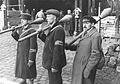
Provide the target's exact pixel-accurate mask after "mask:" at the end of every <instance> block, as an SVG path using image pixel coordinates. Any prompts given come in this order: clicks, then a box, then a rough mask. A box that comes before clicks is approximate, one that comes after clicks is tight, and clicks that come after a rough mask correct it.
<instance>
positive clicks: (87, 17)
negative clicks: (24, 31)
mask: <svg viewBox="0 0 120 84" xmlns="http://www.w3.org/2000/svg"><path fill="white" fill-rule="evenodd" d="M83 19H88V20H89V21H90V23H94V24H95V23H96V22H97V21H96V20H95V19H94V18H93V17H92V16H89V15H86V16H84V17H83Z"/></svg>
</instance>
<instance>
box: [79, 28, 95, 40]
mask: <svg viewBox="0 0 120 84" xmlns="http://www.w3.org/2000/svg"><path fill="white" fill-rule="evenodd" d="M95 32H97V29H96V28H95V27H93V28H92V29H91V30H90V31H89V32H88V33H87V34H86V35H85V36H83V37H81V39H80V40H83V39H85V38H88V37H90V36H91V35H93V34H94V33H95Z"/></svg>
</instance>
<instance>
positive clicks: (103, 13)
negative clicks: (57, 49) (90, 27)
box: [68, 8, 112, 45]
mask: <svg viewBox="0 0 120 84" xmlns="http://www.w3.org/2000/svg"><path fill="white" fill-rule="evenodd" d="M111 12H112V8H106V9H104V10H103V11H102V13H101V15H100V16H99V19H98V20H97V21H96V23H97V22H99V21H100V20H101V19H103V18H105V17H107V16H108V15H109V14H110V13H111ZM86 31H87V30H85V31H82V32H81V33H80V34H78V35H77V36H76V37H75V38H74V39H73V40H72V41H71V42H70V43H69V44H68V45H72V44H73V43H74V42H75V41H77V40H78V39H79V38H80V37H81V36H82V35H83V34H84V33H85V32H86Z"/></svg>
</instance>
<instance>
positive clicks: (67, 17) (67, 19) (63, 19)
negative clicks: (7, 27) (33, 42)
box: [18, 15, 72, 41]
mask: <svg viewBox="0 0 120 84" xmlns="http://www.w3.org/2000/svg"><path fill="white" fill-rule="evenodd" d="M71 19H72V15H65V16H64V17H63V18H62V19H60V20H59V23H62V22H63V23H64V22H67V21H71ZM49 27H50V26H48V27H45V28H43V30H42V31H46V30H47V29H49ZM39 32H40V31H36V32H34V33H33V34H30V35H28V36H25V37H23V38H21V39H19V40H18V41H23V40H25V39H27V38H30V37H31V36H34V35H36V34H38V33H39Z"/></svg>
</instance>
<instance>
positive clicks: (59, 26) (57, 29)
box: [55, 25, 64, 31]
mask: <svg viewBox="0 0 120 84" xmlns="http://www.w3.org/2000/svg"><path fill="white" fill-rule="evenodd" d="M55 27H56V28H55V31H64V29H63V26H62V25H57V26H55Z"/></svg>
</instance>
